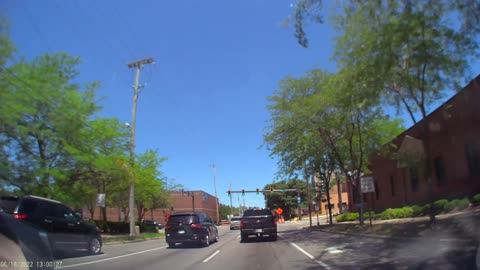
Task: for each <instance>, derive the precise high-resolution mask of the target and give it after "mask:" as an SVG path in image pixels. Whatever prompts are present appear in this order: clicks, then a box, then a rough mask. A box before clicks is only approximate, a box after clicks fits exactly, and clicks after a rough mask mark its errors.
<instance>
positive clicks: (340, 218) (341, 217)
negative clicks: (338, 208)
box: [335, 214, 345, 222]
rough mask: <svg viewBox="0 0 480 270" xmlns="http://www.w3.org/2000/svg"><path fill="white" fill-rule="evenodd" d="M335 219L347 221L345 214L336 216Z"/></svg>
mask: <svg viewBox="0 0 480 270" xmlns="http://www.w3.org/2000/svg"><path fill="white" fill-rule="evenodd" d="M335 220H336V221H337V222H344V221H345V214H340V215H338V216H336V217H335Z"/></svg>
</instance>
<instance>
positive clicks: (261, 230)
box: [255, 229, 263, 232]
mask: <svg viewBox="0 0 480 270" xmlns="http://www.w3.org/2000/svg"><path fill="white" fill-rule="evenodd" d="M255 232H263V229H255Z"/></svg>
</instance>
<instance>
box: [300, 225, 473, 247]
mask: <svg viewBox="0 0 480 270" xmlns="http://www.w3.org/2000/svg"><path fill="white" fill-rule="evenodd" d="M304 229H307V230H308V229H310V228H306V227H304ZM311 231H320V232H324V233H333V234H341V235H347V236H357V237H369V238H376V239H394V240H404V241H405V240H409V241H411V240H417V239H419V238H420V237H408V236H403V237H401V236H387V235H377V234H363V233H346V232H332V231H328V230H322V229H313V230H311ZM438 241H439V242H460V243H470V242H475V241H476V240H475V239H465V238H439V239H438Z"/></svg>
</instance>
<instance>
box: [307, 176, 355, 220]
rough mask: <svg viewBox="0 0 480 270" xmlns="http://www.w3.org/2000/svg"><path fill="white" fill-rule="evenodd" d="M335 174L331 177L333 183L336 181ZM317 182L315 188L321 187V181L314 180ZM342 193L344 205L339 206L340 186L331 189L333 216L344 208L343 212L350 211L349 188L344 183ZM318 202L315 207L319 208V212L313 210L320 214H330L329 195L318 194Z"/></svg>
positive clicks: (316, 201) (341, 188)
mask: <svg viewBox="0 0 480 270" xmlns="http://www.w3.org/2000/svg"><path fill="white" fill-rule="evenodd" d="M335 178H336V177H335V174H332V176H331V181H332V180H334V179H335ZM314 181H315V183H316V184H315V186H319V185H320V179H319V178H318V177H315V178H314ZM340 192H341V199H342V205H340V204H339V199H338V186H337V185H336V184H335V185H333V186H331V187H330V192H329V194H330V208H331V209H332V214H334V213H335V214H336V213H339V212H340V207H342V210H343V212H345V211H347V210H348V206H349V204H350V203H349V196H348V186H347V185H346V184H345V183H343V184H340ZM315 195H316V196H315V197H316V200H315V206H317V205H318V206H319V207H318V211H317V210H316V209H315V207H313V208H312V210H314V211H315V213H316V212H318V213H319V214H328V207H329V205H328V199H327V194H326V193H322V194H320V193H318V192H317V193H316V194H315Z"/></svg>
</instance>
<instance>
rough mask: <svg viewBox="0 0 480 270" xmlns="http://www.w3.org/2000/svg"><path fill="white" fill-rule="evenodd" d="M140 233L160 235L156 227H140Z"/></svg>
mask: <svg viewBox="0 0 480 270" xmlns="http://www.w3.org/2000/svg"><path fill="white" fill-rule="evenodd" d="M140 232H141V233H158V230H157V228H156V227H153V226H145V225H143V224H142V225H140Z"/></svg>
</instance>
